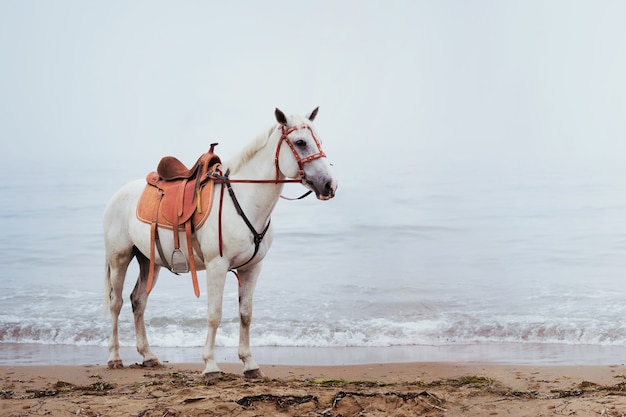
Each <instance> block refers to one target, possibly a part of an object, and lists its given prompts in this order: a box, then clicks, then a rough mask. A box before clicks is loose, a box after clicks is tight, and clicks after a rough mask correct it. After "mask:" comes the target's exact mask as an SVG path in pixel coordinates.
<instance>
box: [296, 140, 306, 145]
mask: <svg viewBox="0 0 626 417" xmlns="http://www.w3.org/2000/svg"><path fill="white" fill-rule="evenodd" d="M295 144H296V145H297V146H306V141H305V140H304V139H298V140H297V141H296V142H295Z"/></svg>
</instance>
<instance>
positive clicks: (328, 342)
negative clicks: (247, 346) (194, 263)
mask: <svg viewBox="0 0 626 417" xmlns="http://www.w3.org/2000/svg"><path fill="white" fill-rule="evenodd" d="M204 323H205V321H204V320H190V321H186V320H184V319H181V320H162V319H156V320H151V321H149V322H148V323H147V328H148V337H149V340H150V342H151V344H152V345H153V346H162V347H193V346H201V345H202V344H203V343H204V340H205V338H206V331H207V329H206V326H205V324H204ZM109 329H110V324H109V322H108V321H101V322H96V323H94V322H93V321H91V322H88V323H84V322H73V321H71V320H64V319H49V320H47V321H42V320H33V319H26V320H19V319H18V318H17V317H9V316H5V317H3V319H2V322H1V323H0V342H9V343H38V344H71V345H98V346H105V345H106V344H107V342H108V335H109V331H110V330H109ZM119 331H120V343H121V345H122V346H134V344H135V333H134V328H133V324H132V320H121V321H120V330H119ZM251 339H252V344H253V345H255V346H281V347H387V346H411V345H450V344H466V343H535V344H537V343H538V344H541V343H545V344H588V345H601V346H618V345H623V344H624V342H625V341H626V325H624V324H623V323H621V322H605V321H598V320H593V319H578V320H576V319H574V320H570V321H567V322H565V321H562V320H552V321H550V320H541V319H533V318H521V319H520V318H519V317H518V318H511V317H501V318H491V319H484V318H483V319H482V320H479V319H477V318H475V317H456V318H448V319H444V318H440V319H438V320H432V319H430V320H413V321H394V320H390V319H387V318H375V319H363V320H348V319H345V320H337V321H334V322H332V323H330V322H321V321H302V320H283V321H276V320H274V321H270V320H257V321H256V322H255V323H253V327H252V330H251ZM238 340H239V324H238V323H237V321H236V320H230V321H225V322H223V323H222V325H221V326H220V328H219V330H218V334H217V345H218V346H224V347H234V346H237V343H238Z"/></svg>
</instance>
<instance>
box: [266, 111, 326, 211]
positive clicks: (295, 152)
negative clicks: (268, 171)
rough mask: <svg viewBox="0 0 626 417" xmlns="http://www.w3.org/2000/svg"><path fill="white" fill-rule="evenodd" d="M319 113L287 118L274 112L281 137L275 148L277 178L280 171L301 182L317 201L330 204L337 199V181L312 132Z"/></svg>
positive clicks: (320, 145)
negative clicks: (330, 200)
mask: <svg viewBox="0 0 626 417" xmlns="http://www.w3.org/2000/svg"><path fill="white" fill-rule="evenodd" d="M318 110H319V107H317V108H315V110H313V112H311V114H310V115H309V116H308V117H306V118H304V117H301V116H296V115H292V116H289V117H288V116H285V114H284V113H283V112H282V111H281V110H279V109H278V108H277V109H276V110H275V112H274V114H275V116H276V121H277V122H278V123H279V129H277V132H278V133H280V135H281V136H280V139H279V142H278V146H277V148H276V159H275V160H276V175H277V176H278V172H279V171H280V172H281V173H282V174H283V175H284V176H286V177H288V178H296V179H299V180H300V181H301V182H302V184H303V185H304V186H305V187H307V188H308V189H309V190H311V191H313V192H314V193H315V195H316V196H317V198H318V199H320V200H329V199H331V198H333V197H334V196H335V191H336V190H337V180H336V179H335V176H334V174H333V171H332V167H331V165H330V163H329V162H328V159H327V158H326V154H325V153H324V151H322V143H321V141H320V140H319V139H318V137H317V135H316V134H315V131H314V130H313V126H312V122H313V120H315V116H317V112H318ZM281 151H282V152H281Z"/></svg>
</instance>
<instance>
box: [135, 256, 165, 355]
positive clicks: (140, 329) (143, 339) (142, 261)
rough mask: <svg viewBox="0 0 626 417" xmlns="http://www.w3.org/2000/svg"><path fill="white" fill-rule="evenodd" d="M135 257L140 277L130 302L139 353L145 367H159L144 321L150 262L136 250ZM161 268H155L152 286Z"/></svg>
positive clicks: (156, 266)
mask: <svg viewBox="0 0 626 417" xmlns="http://www.w3.org/2000/svg"><path fill="white" fill-rule="evenodd" d="M135 256H136V258H137V261H138V262H139V277H138V278H137V283H136V284H135V288H134V289H133V292H132V293H131V295H130V301H131V303H132V307H133V316H134V318H135V336H136V338H137V352H139V354H140V355H141V356H142V357H143V365H144V366H147V367H153V366H159V365H160V363H159V360H158V359H157V357H156V355H155V354H154V353H153V352H152V350H151V349H150V344H149V343H148V337H147V335H146V324H145V321H144V313H145V311H146V305H147V303H148V296H149V295H150V294H149V293H148V292H147V291H146V285H147V283H148V273H149V270H150V260H149V259H148V258H147V257H145V256H144V255H143V254H142V253H141V252H139V251H138V250H135ZM159 270H160V267H159V266H158V265H155V266H154V277H153V281H152V285H153V287H152V288H154V285H156V281H157V278H158V275H159Z"/></svg>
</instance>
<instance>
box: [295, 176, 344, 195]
mask: <svg viewBox="0 0 626 417" xmlns="http://www.w3.org/2000/svg"><path fill="white" fill-rule="evenodd" d="M303 183H304V185H305V186H306V187H307V188H308V189H310V190H311V191H313V192H314V193H315V196H316V197H317V199H318V200H330V199H331V198H333V197H334V196H335V192H336V191H337V181H335V179H334V178H329V179H325V180H322V181H311V180H309V179H305V180H304V181H303Z"/></svg>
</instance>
